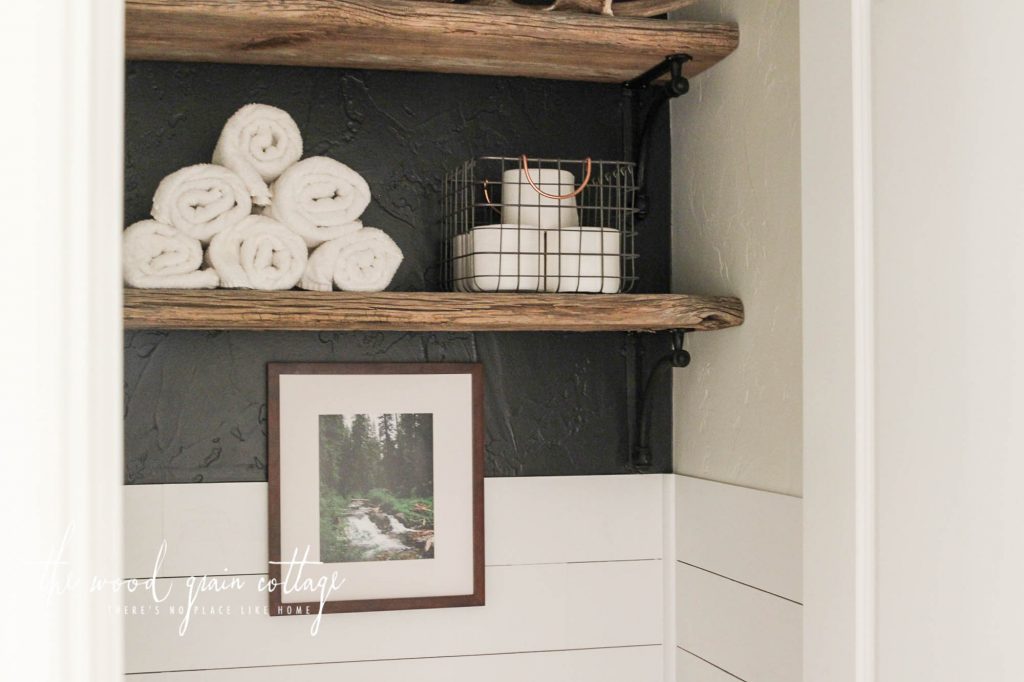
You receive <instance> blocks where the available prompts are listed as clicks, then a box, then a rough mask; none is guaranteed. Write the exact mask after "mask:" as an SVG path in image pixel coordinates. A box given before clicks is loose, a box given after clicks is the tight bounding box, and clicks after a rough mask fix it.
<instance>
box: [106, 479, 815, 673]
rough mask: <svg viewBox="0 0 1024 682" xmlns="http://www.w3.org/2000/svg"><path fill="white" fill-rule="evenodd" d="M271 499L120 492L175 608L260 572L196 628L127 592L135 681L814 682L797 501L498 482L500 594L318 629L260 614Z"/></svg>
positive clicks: (597, 484)
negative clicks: (809, 669) (192, 590)
mask: <svg viewBox="0 0 1024 682" xmlns="http://www.w3.org/2000/svg"><path fill="white" fill-rule="evenodd" d="M266 496H267V490H266V484H262V483H230V484H199V485H166V486H131V487H128V488H126V489H125V518H126V537H125V545H126V557H125V562H126V574H127V575H130V576H135V577H139V578H145V577H148V576H150V575H151V574H152V571H153V566H152V564H153V559H154V557H155V554H156V550H157V547H158V546H159V544H160V542H161V541H162V540H164V539H166V540H167V543H168V554H167V557H166V560H165V561H164V564H163V568H162V570H161V575H162V576H168V577H167V578H161V579H160V580H159V581H157V589H158V591H161V592H162V591H163V590H165V589H166V588H167V587H168V586H171V588H172V590H173V591H172V595H174V596H172V598H171V599H170V601H171V602H174V601H175V600H177V601H180V600H181V599H182V597H183V596H184V595H185V594H186V593H187V591H188V589H187V584H186V581H185V578H184V576H191V575H238V576H242V579H243V580H245V581H246V582H247V584H248V586H249V589H248V590H243V591H234V590H232V591H227V592H222V593H219V594H212V595H211V594H204V595H203V596H202V597H201V598H200V601H199V603H198V606H199V608H200V611H199V612H198V613H196V614H195V615H194V616H193V618H192V620H191V623H190V627H189V630H188V632H187V633H186V634H185V635H184V636H179V634H178V631H177V630H178V626H179V624H180V621H181V618H180V616H171V615H168V614H167V609H166V608H165V609H164V611H163V612H162V613H161V614H159V615H157V614H154V613H152V611H151V607H150V610H149V612H147V613H142V610H143V608H144V607H146V606H149V605H150V604H151V600H150V598H149V597H148V595H146V594H143V593H136V594H132V595H127V599H126V601H127V605H128V615H126V648H127V661H126V668H127V670H128V672H129V673H131V674H132V676H133V680H134V682H159V681H163V682H201V681H208V682H240V681H241V680H243V679H245V680H252V681H254V682H263V681H266V682H269V681H270V680H280V679H288V680H296V681H298V682H320V681H321V680H334V679H355V680H360V679H373V680H375V681H377V682H389V681H390V680H394V681H395V682H398V681H399V680H402V681H404V680H406V679H409V677H410V676H415V677H416V679H418V680H422V681H424V682H432V681H433V680H437V681H439V682H440V681H441V680H444V681H445V682H462V681H467V682H468V681H469V680H480V679H488V680H494V681H495V682H513V681H517V682H518V681H520V680H532V681H536V682H565V681H571V680H588V681H593V682H623V681H626V680H628V681H629V682H647V681H650V682H656V681H659V680H668V679H673V678H674V679H675V680H677V682H729V681H731V680H735V679H740V680H743V681H744V682H782V681H784V682H795V681H798V680H799V679H800V670H799V666H800V611H801V607H800V603H799V602H800V600H801V599H802V596H801V590H800V583H801V580H800V523H801V513H800V507H801V505H800V500H799V499H797V498H793V497H788V496H785V495H777V494H773V493H763V492H759V491H754V490H750V489H746V488H739V487H735V486H729V485H724V484H720V483H712V482H708V481H702V480H699V479H693V478H687V477H683V476H671V475H669V476H598V477H551V478H500V479H488V480H487V482H486V514H485V515H486V524H487V526H486V528H487V543H486V544H487V561H486V563H487V606H485V607H482V608H469V609H439V610H425V611H404V612H388V613H366V614H339V615H329V616H325V617H324V620H323V622H322V625H321V630H320V633H319V634H318V635H317V636H316V637H311V636H310V634H309V628H310V624H311V621H312V619H311V618H309V617H291V618H269V617H267V616H264V615H260V614H258V613H253V611H254V610H258V609H259V608H260V607H262V606H263V605H265V604H266V601H267V600H266V595H265V594H264V593H261V592H257V591H256V589H255V580H256V579H257V577H258V576H259V575H261V574H263V573H264V572H265V570H266V562H267V558H266V553H267V550H266ZM666 551H668V552H669V553H668V554H665V552H666ZM673 556H674V557H675V561H671V560H668V561H663V560H662V558H663V557H673ZM175 576H177V577H175ZM132 607H135V608H136V610H137V613H136V614H135V615H133V614H132V613H131V609H132ZM203 610H205V612H206V614H208V613H209V612H211V611H218V612H219V613H221V615H205V614H204V613H203ZM672 642H674V643H675V646H672V644H671V643H672ZM663 643H666V644H668V646H666V647H663V646H662V644H663ZM673 669H674V673H673V672H672V671H673Z"/></svg>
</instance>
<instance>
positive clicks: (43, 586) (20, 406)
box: [0, 0, 124, 681]
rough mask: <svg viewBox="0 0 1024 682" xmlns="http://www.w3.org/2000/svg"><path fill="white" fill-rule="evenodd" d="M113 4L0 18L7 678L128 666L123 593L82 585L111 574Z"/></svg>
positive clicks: (118, 173) (31, 8)
mask: <svg viewBox="0 0 1024 682" xmlns="http://www.w3.org/2000/svg"><path fill="white" fill-rule="evenodd" d="M123 11H124V10H123V3H120V2H110V1H107V2H79V1H78V0H36V1H35V2H22V3H5V4H4V6H3V11H2V17H0V30H2V32H3V35H2V39H0V55H2V58H3V62H4V64H5V68H4V70H3V79H4V80H3V83H4V92H6V93H8V95H9V98H8V99H9V104H8V106H6V107H4V110H3V112H2V114H0V120H2V123H3V129H4V130H5V131H6V134H5V136H4V146H5V152H6V153H5V157H4V164H3V171H2V173H0V202H2V205H3V206H4V225H5V230H4V251H5V253H6V254H7V257H6V258H5V259H4V266H3V268H0V286H2V288H3V290H4V292H5V293H4V310H5V315H4V318H5V320H6V321H7V323H8V324H7V328H6V329H5V332H6V333H5V334H4V335H3V341H2V344H3V347H4V350H5V351H6V352H4V354H3V357H4V365H5V368H4V372H3V388H4V391H3V392H2V398H0V420H2V425H3V435H4V456H3V457H2V458H0V459H2V461H3V463H2V465H0V466H2V472H0V499H3V502H4V505H3V508H4V510H5V514H6V517H5V519H4V522H3V523H2V524H0V528H2V530H0V543H2V545H3V547H4V548H5V550H6V552H7V554H6V558H5V561H3V562H2V567H0V582H2V584H3V585H4V587H5V589H6V592H7V595H9V596H8V599H6V600H5V603H4V607H5V611H6V613H5V616H4V618H3V619H2V621H0V649H2V651H0V658H2V660H3V662H4V672H5V673H6V675H5V676H6V677H10V678H13V679H34V680H54V681H56V680H61V681H65V680H71V681H85V680H97V681H98V680H113V679H118V677H119V676H120V674H121V671H122V669H123V662H122V658H123V653H122V652H123V641H122V632H121V624H122V619H121V618H120V617H119V616H118V614H117V612H116V610H117V609H116V607H118V606H119V605H120V603H121V601H120V594H119V593H118V592H114V591H113V589H97V590H95V591H94V590H92V589H91V587H92V585H93V583H92V580H93V578H99V579H102V580H116V579H117V578H118V577H119V576H120V575H121V536H120V533H119V532H118V529H119V528H120V527H121V494H120V489H121V484H122V481H123V466H122V451H121V448H122V446H121V438H122V432H123V423H122V410H121V400H122V393H123V385H122V379H121V376H122V372H121V365H122V356H121V353H122V350H121V349H122V346H123V339H122V337H121V277H120V272H121V265H120V263H121V250H120V245H121V227H122V204H123V182H122V172H123V157H122V146H123V143H122V140H123V123H122V121H123V117H124V112H123V105H122V102H123V73H124V50H123V27H124V23H123ZM57 561H60V562H62V563H60V564H56V563H55V562H57ZM47 576H50V577H51V578H52V580H51V581H46V582H44V580H45V578H46V577H47ZM68 578H71V579H72V580H73V581H76V582H74V583H73V584H71V585H70V586H68V583H67V579H68Z"/></svg>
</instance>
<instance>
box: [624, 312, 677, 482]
mask: <svg viewBox="0 0 1024 682" xmlns="http://www.w3.org/2000/svg"><path fill="white" fill-rule="evenodd" d="M687 331H688V330H686V329H674V330H672V331H671V332H670V334H671V350H670V351H669V352H668V353H667V354H665V355H663V356H662V357H660V358H658V360H657V361H656V362H655V363H654V365H653V366H652V367H651V370H650V371H649V372H648V373H647V375H646V376H644V371H643V370H644V351H643V348H642V347H641V344H640V340H639V337H638V335H637V334H636V333H635V332H634V333H631V334H630V347H629V349H628V354H627V368H626V372H627V374H626V390H627V392H628V393H627V410H628V414H629V415H630V416H631V419H630V429H629V446H630V447H629V463H630V467H631V468H632V469H633V470H634V471H636V472H638V473H643V472H645V471H648V470H650V468H651V465H652V464H653V456H652V454H651V416H652V412H653V407H654V401H653V397H654V396H653V391H654V389H655V388H656V387H657V386H658V382H659V381H660V380H661V377H662V376H663V375H665V374H666V373H667V372H666V370H668V369H671V368H674V367H675V368H683V367H687V366H689V364H690V360H691V357H690V352H689V351H687V350H686V349H685V348H684V344H685V341H686V332H687Z"/></svg>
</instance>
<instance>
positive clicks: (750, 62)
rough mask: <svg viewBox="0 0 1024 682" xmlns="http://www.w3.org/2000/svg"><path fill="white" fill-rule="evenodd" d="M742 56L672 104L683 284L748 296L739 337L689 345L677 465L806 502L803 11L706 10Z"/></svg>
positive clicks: (729, 5) (742, 6) (777, 5)
mask: <svg viewBox="0 0 1024 682" xmlns="http://www.w3.org/2000/svg"><path fill="white" fill-rule="evenodd" d="M679 16H680V18H695V19H707V20H730V21H736V22H738V23H739V25H740V46H739V49H738V50H737V51H736V52H735V53H734V54H732V55H730V56H729V57H728V58H727V59H726V60H725V61H723V62H722V63H721V64H719V65H717V66H715V68H714V69H711V70H710V71H708V72H706V73H705V74H703V75H701V76H698V77H697V78H695V79H694V80H693V82H692V90H691V92H690V93H689V94H688V95H686V96H684V97H681V98H679V99H677V100H675V101H674V102H673V104H672V154H673V184H674V189H673V196H672V205H673V220H672V229H673V233H672V238H673V255H672V274H673V289H674V290H675V291H682V292H699V293H719V294H735V295H738V296H740V297H741V298H742V299H743V302H744V304H745V305H746V322H745V323H744V325H743V326H742V327H740V328H738V329H731V330H726V331H723V332H715V333H714V334H706V335H700V334H695V335H693V337H692V338H691V339H688V341H687V343H688V347H689V349H690V350H691V351H692V353H693V364H691V365H690V367H689V368H687V369H684V370H676V372H675V377H674V384H675V395H674V405H675V467H676V471H677V472H679V473H682V474H686V475H690V476H698V477H703V478H709V479H713V480H717V481H723V482H728V483H734V484H738V485H743V486H747V487H752V488H759V489H763V490H769V491H775V492H781V493H787V494H791V495H799V494H800V493H801V450H802V435H801V408H802V405H801V298H800V286H801V280H800V250H801V244H800V101H799V96H800V92H799V77H800V74H799V36H798V3H796V2H793V1H791V0H744V1H742V2H741V1H739V0H721V1H719V2H703V3H699V4H698V5H696V6H694V7H692V8H688V9H686V10H684V11H682V12H680V13H679Z"/></svg>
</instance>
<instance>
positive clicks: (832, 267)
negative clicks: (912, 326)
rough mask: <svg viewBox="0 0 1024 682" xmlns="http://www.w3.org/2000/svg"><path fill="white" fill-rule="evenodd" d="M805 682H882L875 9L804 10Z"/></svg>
mask: <svg viewBox="0 0 1024 682" xmlns="http://www.w3.org/2000/svg"><path fill="white" fill-rule="evenodd" d="M800 59H801V117H802V118H801V128H802V152H801V154H802V176H803V187H802V196H803V295H804V503H805V511H804V519H805V522H804V599H805V602H804V607H805V608H804V680H805V681H806V682H819V681H820V682H826V681H827V682H872V681H873V680H874V679H875V660H874V658H875V653H874V651H875V638H876V634H875V629H876V618H875V599H876V597H875V592H876V590H875V577H874V576H875V573H874V572H875V502H874V495H875V479H874V476H875V473H874V462H875V454H874V451H875V435H874V412H875V408H874V401H875V398H874V396H875V387H874V381H875V361H874V316H875V300H874V246H873V244H874V237H873V235H874V226H873V214H874V206H873V199H872V153H871V150H872V108H871V3H870V0H842V1H840V2H834V3H823V2H818V1H817V0H802V2H801V5H800Z"/></svg>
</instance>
